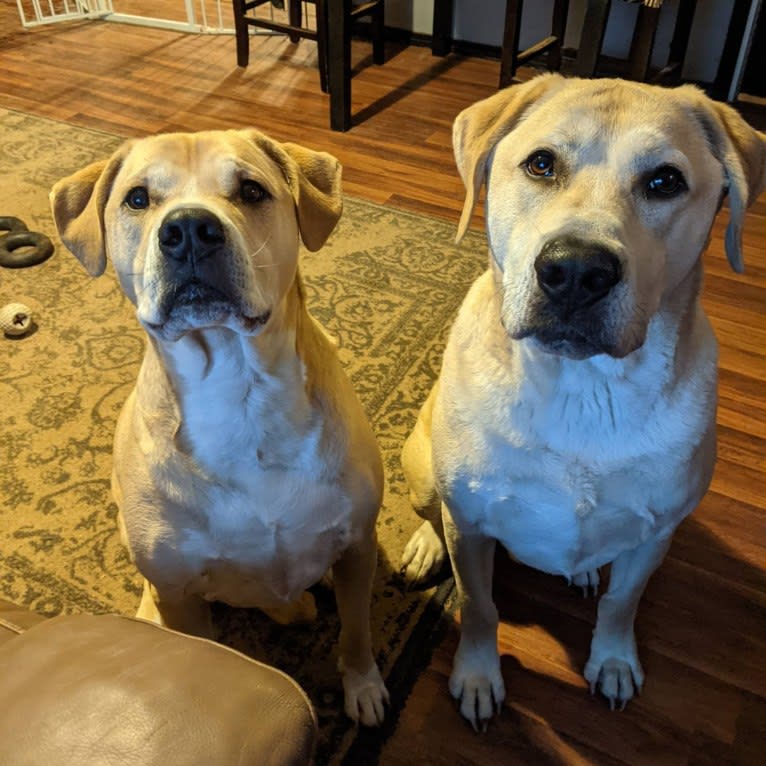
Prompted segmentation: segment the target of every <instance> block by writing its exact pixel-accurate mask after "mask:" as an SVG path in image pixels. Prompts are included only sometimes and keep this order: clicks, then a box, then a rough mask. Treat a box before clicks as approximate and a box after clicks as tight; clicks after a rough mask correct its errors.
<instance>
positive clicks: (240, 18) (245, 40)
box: [232, 0, 250, 67]
mask: <svg viewBox="0 0 766 766" xmlns="http://www.w3.org/2000/svg"><path fill="white" fill-rule="evenodd" d="M232 6H233V9H234V35H235V37H236V38H237V66H243V67H244V66H247V65H248V63H249V61H250V38H249V33H248V29H247V22H246V21H245V0H232Z"/></svg>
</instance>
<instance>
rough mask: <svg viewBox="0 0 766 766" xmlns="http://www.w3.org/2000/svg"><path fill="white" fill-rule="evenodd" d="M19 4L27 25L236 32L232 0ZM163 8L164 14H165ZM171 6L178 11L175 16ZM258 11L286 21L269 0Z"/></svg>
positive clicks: (306, 13) (307, 9) (308, 11)
mask: <svg viewBox="0 0 766 766" xmlns="http://www.w3.org/2000/svg"><path fill="white" fill-rule="evenodd" d="M16 4H17V5H18V7H19V16H20V17H21V23H22V25H23V26H25V27H34V26H39V25H40V24H53V23H56V22H61V21H72V20H76V19H105V20H107V21H118V22H122V23H125V24H141V25H143V26H151V27H159V28H161V29H171V30H174V31H178V32H197V33H199V32H202V33H205V34H233V32H234V17H233V12H232V9H231V0H155V2H154V3H153V4H152V6H151V7H152V12H153V13H156V14H157V15H156V16H145V15H139V14H136V13H135V12H131V11H135V5H136V3H135V2H131V0H16ZM145 5H148V4H145ZM163 8H164V9H165V15H163ZM171 10H174V11H176V12H175V13H174V14H172V16H171V14H170V11H171ZM257 13H258V14H259V15H266V16H267V17H270V18H271V19H272V20H274V21H279V22H283V21H287V14H286V12H285V11H283V10H280V9H277V8H275V7H274V6H273V5H271V4H269V3H267V4H265V5H263V6H262V7H260V8H259V9H258V11H257ZM168 16H171V17H168ZM184 16H185V19H184V18H183V17H184ZM303 17H304V19H306V20H307V21H308V23H309V25H311V24H312V23H313V21H314V7H313V5H310V4H307V3H304V4H303ZM250 29H251V33H256V34H274V33H273V32H269V31H268V30H264V29H258V30H254V29H253V28H252V27H251V28H250Z"/></svg>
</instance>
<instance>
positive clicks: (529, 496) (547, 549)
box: [452, 453, 667, 576]
mask: <svg viewBox="0 0 766 766" xmlns="http://www.w3.org/2000/svg"><path fill="white" fill-rule="evenodd" d="M524 460H525V458H524V456H521V455H519V456H517V460H516V465H518V464H519V462H524ZM535 462H536V463H537V468H538V470H539V471H540V472H539V473H536V474H534V473H530V474H529V475H526V476H524V475H521V476H518V477H514V478H513V479H511V478H509V477H508V476H507V475H505V476H503V475H498V474H494V475H484V476H481V477H477V478H474V479H472V480H468V481H459V482H456V483H455V485H453V487H452V492H453V493H454V494H453V497H454V498H455V499H457V501H458V503H460V505H461V507H464V508H472V509H475V512H476V517H475V519H474V521H476V522H478V525H479V526H480V528H481V530H482V532H483V533H484V534H486V535H488V536H490V537H493V538H495V539H497V540H499V541H500V542H501V543H502V544H503V545H504V546H505V547H506V548H507V549H508V551H509V552H510V553H512V554H513V555H514V556H515V557H516V558H518V559H519V560H520V561H522V562H524V563H526V564H528V565H529V566H533V567H535V568H536V569H541V570H543V571H546V572H550V573H554V574H561V575H565V576H573V575H576V574H579V573H581V572H585V571H590V570H592V569H595V568H597V567H599V566H602V565H604V564H606V563H608V562H610V561H613V560H614V559H615V558H616V557H617V555H618V554H619V553H621V552H622V551H624V550H628V549H631V548H634V547H636V545H638V544H639V543H640V542H642V541H643V540H646V539H647V538H648V537H650V536H652V535H654V534H657V532H658V531H659V530H660V529H661V527H662V525H664V524H665V523H666V521H667V520H666V519H664V518H662V515H661V514H655V513H653V512H652V511H651V510H649V508H650V506H651V503H652V498H651V497H650V493H649V492H647V491H646V488H645V487H644V488H640V487H639V488H637V487H635V486H633V485H632V484H631V482H632V481H633V479H628V475H627V474H621V473H620V472H615V473H614V474H611V475H608V476H606V477H598V476H596V475H595V474H594V473H593V472H592V471H591V470H590V469H589V468H588V467H587V466H585V465H583V464H582V463H579V462H577V461H573V462H571V463H566V462H563V461H561V460H560V458H558V457H555V456H553V455H551V454H550V453H548V454H545V453H538V455H537V457H536V459H535ZM461 495H462V496H463V497H461ZM466 495H467V496H468V499H466V497H465V496H466Z"/></svg>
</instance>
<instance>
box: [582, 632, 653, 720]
mask: <svg viewBox="0 0 766 766" xmlns="http://www.w3.org/2000/svg"><path fill="white" fill-rule="evenodd" d="M625 644H626V645H625V646H622V647H621V646H619V645H612V646H610V647H608V648H606V647H603V648H602V647H600V646H597V642H596V639H594V641H593V645H592V646H591V654H590V658H589V659H588V662H587V664H586V665H585V673H584V675H585V680H586V681H587V682H588V683H589V684H590V691H591V694H595V693H596V689H598V690H599V691H600V692H601V693H602V694H603V695H604V696H605V697H606V698H607V699H608V700H609V707H610V708H611V709H612V710H614V709H615V708H617V707H618V706H619V709H620V710H624V709H625V706H626V705H627V704H628V702H630V700H631V699H633V697H634V696H635V695H636V693H640V692H641V687H642V686H643V684H644V671H643V668H642V667H641V663H640V662H639V661H638V653H637V652H636V646H635V641H634V640H632V639H631V640H630V641H626V642H625Z"/></svg>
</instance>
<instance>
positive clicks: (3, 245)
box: [0, 219, 53, 269]
mask: <svg viewBox="0 0 766 766" xmlns="http://www.w3.org/2000/svg"><path fill="white" fill-rule="evenodd" d="M3 220H7V219H0V222H1V221H3ZM17 220H18V219H17ZM20 247H31V248H33V249H32V250H27V251H25V252H23V253H19V254H18V255H17V254H16V253H14V250H18V249H19V248H20ZM52 255H53V242H51V241H50V239H48V237H46V236H45V234H40V233H39V232H36V231H16V232H12V233H10V234H4V235H3V236H0V266H5V267H6V268H7V269H22V268H24V267H25V266H36V265H37V264H38V263H42V262H43V261H47V260H48V258H50V257H51V256H52Z"/></svg>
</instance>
